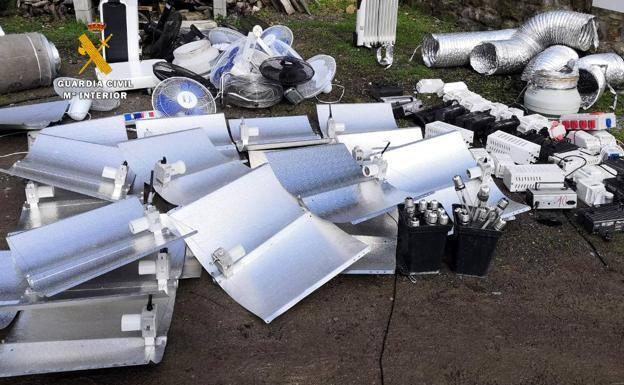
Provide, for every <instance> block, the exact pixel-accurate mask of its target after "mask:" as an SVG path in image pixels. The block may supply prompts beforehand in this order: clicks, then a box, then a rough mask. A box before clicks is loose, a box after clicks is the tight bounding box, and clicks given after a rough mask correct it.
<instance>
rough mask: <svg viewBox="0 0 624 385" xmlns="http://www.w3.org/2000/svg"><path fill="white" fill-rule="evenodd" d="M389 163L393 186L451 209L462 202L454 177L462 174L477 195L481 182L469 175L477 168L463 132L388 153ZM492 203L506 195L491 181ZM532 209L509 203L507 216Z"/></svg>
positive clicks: (473, 194)
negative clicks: (471, 169)
mask: <svg viewBox="0 0 624 385" xmlns="http://www.w3.org/2000/svg"><path fill="white" fill-rule="evenodd" d="M384 159H385V160H386V161H388V173H387V178H388V182H390V183H391V184H392V185H393V186H396V187H397V188H400V189H402V190H404V191H409V192H410V194H411V195H412V196H413V197H414V198H423V197H428V199H437V200H438V201H440V202H442V203H443V204H444V207H445V208H446V209H447V210H449V209H450V207H451V206H452V205H453V204H456V203H459V199H458V197H457V194H456V192H455V189H454V187H453V180H452V179H453V177H454V176H455V175H460V176H462V177H463V178H464V181H465V182H466V186H467V187H468V188H469V189H470V191H471V196H475V197H476V194H477V191H478V189H479V186H480V184H481V182H480V181H477V180H475V181H470V182H468V178H467V176H466V171H467V170H468V169H469V168H472V167H475V166H477V162H476V161H475V160H474V158H473V156H472V154H471V153H470V151H469V150H468V149H467V148H466V145H465V142H464V140H463V138H462V135H461V133H459V132H451V133H448V134H444V135H440V136H436V137H433V138H430V139H424V140H422V141H419V142H416V143H412V144H408V145H405V146H402V147H399V148H395V149H392V150H388V151H387V152H386V153H385V154H384ZM489 185H490V201H489V202H490V203H491V204H495V203H496V202H497V201H498V200H499V199H500V198H503V197H504V196H505V195H504V194H503V193H502V192H501V191H500V189H499V188H498V187H497V186H496V184H495V183H494V182H493V181H492V182H490V183H489ZM528 210H529V207H528V206H526V205H523V204H520V203H516V202H513V201H511V200H510V205H509V207H507V210H505V213H504V216H505V217H509V216H513V215H515V214H519V213H521V212H524V211H528Z"/></svg>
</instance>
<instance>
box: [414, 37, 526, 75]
mask: <svg viewBox="0 0 624 385" xmlns="http://www.w3.org/2000/svg"><path fill="white" fill-rule="evenodd" d="M514 33H516V30H515V29H504V30H501V31H483V32H482V31H478V32H458V33H432V34H428V35H426V36H425V38H424V39H423V43H422V58H423V62H424V63H425V65H426V66H427V67H459V66H464V65H467V64H468V63H469V62H470V52H472V50H473V49H474V47H476V46H477V45H479V44H481V43H483V42H485V41H494V40H507V39H511V37H512V36H513V35H514Z"/></svg>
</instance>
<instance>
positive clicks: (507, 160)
mask: <svg viewBox="0 0 624 385" xmlns="http://www.w3.org/2000/svg"><path fill="white" fill-rule="evenodd" d="M492 159H494V176H495V177H497V178H502V177H503V176H504V175H505V169H507V167H509V166H513V165H515V163H514V161H513V159H511V155H509V154H498V153H495V152H494V153H492Z"/></svg>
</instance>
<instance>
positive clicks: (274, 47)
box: [262, 35, 302, 59]
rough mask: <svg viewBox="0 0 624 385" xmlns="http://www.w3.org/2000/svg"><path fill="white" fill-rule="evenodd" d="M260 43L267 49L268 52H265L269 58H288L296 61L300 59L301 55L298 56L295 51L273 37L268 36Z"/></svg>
mask: <svg viewBox="0 0 624 385" xmlns="http://www.w3.org/2000/svg"><path fill="white" fill-rule="evenodd" d="M262 41H263V42H264V44H265V45H266V47H267V48H268V49H269V51H268V52H267V54H268V55H269V56H290V57H295V58H297V59H302V57H301V55H299V53H298V52H297V51H295V50H294V49H293V48H292V47H291V46H289V45H288V44H286V43H284V42H283V41H281V40H279V39H277V38H275V36H274V35H268V36H267V37H265V38H263V39H262ZM265 51H266V50H265Z"/></svg>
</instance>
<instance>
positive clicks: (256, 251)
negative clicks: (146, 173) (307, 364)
mask: <svg viewBox="0 0 624 385" xmlns="http://www.w3.org/2000/svg"><path fill="white" fill-rule="evenodd" d="M223 212H227V213H228V215H225V216H224V215H223ZM169 215H170V216H171V217H172V220H173V221H174V223H175V224H176V226H178V228H179V229H180V231H183V232H186V231H192V230H197V234H196V235H192V236H190V237H189V238H187V239H186V241H187V244H188V246H189V248H190V249H191V250H192V251H193V253H194V254H195V256H196V257H197V259H198V260H199V261H200V262H201V264H202V265H203V266H204V268H205V269H206V270H207V271H208V272H209V273H210V274H211V275H212V276H213V277H214V278H215V280H216V282H217V283H218V284H219V285H220V286H221V287H222V288H223V289H224V290H225V291H226V292H227V293H228V294H229V295H230V296H232V298H234V300H236V301H237V302H238V303H240V304H241V305H242V306H244V307H245V308H246V309H248V310H249V311H251V312H252V313H254V314H256V315H257V316H259V317H260V318H262V319H263V320H264V321H265V322H271V321H272V320H273V319H275V318H276V317H278V316H279V315H280V314H282V313H284V312H285V311H286V310H288V309H289V308H291V307H292V306H294V305H295V304H296V303H297V302H299V301H300V300H301V299H303V298H304V297H306V296H307V295H308V294H310V293H311V292H312V291H314V290H316V289H317V288H318V287H320V286H321V285H322V284H324V283H325V282H327V281H328V280H330V279H331V278H332V277H334V276H336V275H337V274H339V273H340V272H341V271H342V270H344V269H345V268H346V267H348V266H349V265H351V264H353V263H354V262H356V261H357V260H358V259H360V258H361V257H362V256H363V255H364V254H366V253H367V252H368V247H367V246H366V245H365V244H363V243H362V242H359V241H357V240H356V239H354V238H353V237H351V236H349V235H347V234H346V233H344V232H343V231H342V230H340V229H338V228H337V227H336V226H334V225H333V224H331V223H329V222H325V221H323V220H321V219H319V218H317V217H315V216H314V215H312V214H310V213H309V212H307V211H306V210H304V209H303V208H301V207H300V206H299V205H298V204H297V201H296V199H295V198H294V197H292V196H291V195H290V194H288V193H287V192H286V191H285V190H284V189H283V187H282V186H281V185H280V183H279V182H278V181H277V179H276V178H275V175H274V174H273V172H272V170H271V168H270V167H269V166H268V165H264V166H261V167H259V168H257V169H255V170H253V171H252V172H250V173H249V174H247V175H244V176H243V177H241V178H239V179H238V180H236V181H234V182H232V183H230V184H228V185H226V186H224V187H223V188H221V189H219V190H217V191H215V192H213V193H212V194H209V195H207V196H205V197H204V198H202V199H199V200H198V201H196V202H194V203H191V204H189V205H187V206H184V207H181V208H178V209H176V210H174V211H172V212H170V213H169ZM219 249H220V250H224V251H227V252H228V253H227V254H228V255H229V259H228V258H224V257H223V254H219V253H215V252H217V250H219ZM213 255H214V257H213ZM228 261H229V262H228Z"/></svg>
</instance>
